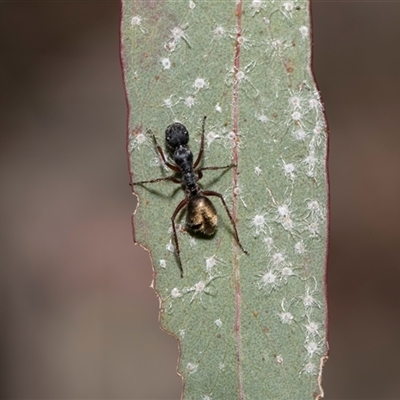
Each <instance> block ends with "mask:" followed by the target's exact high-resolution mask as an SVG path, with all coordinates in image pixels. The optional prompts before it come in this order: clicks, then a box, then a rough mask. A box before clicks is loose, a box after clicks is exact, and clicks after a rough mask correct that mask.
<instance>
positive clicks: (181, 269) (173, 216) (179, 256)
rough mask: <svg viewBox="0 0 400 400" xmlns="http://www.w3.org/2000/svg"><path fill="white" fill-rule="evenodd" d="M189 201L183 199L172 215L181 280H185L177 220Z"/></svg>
mask: <svg viewBox="0 0 400 400" xmlns="http://www.w3.org/2000/svg"><path fill="white" fill-rule="evenodd" d="M188 201H189V200H188V199H183V200H182V201H181V202H180V203H179V204H178V206H177V207H176V208H175V211H174V213H173V214H172V217H171V222H172V229H173V231H174V242H175V250H176V254H177V256H178V266H179V269H180V271H181V278H183V268H182V261H181V252H180V250H179V243H178V235H177V234H176V227H175V218H176V216H177V215H178V213H179V211H181V210H182V208H183V207H185V206H186V204H187V203H188Z"/></svg>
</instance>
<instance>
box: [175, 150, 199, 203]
mask: <svg viewBox="0 0 400 400" xmlns="http://www.w3.org/2000/svg"><path fill="white" fill-rule="evenodd" d="M174 161H175V163H176V165H177V166H178V167H179V169H180V171H181V175H182V180H183V183H184V185H185V187H186V191H187V193H188V194H189V196H190V197H195V196H197V195H198V194H199V192H200V188H199V186H198V185H197V183H196V176H195V174H194V172H193V154H192V152H191V151H190V150H189V149H188V148H187V147H186V146H178V147H177V148H176V149H175V151H174Z"/></svg>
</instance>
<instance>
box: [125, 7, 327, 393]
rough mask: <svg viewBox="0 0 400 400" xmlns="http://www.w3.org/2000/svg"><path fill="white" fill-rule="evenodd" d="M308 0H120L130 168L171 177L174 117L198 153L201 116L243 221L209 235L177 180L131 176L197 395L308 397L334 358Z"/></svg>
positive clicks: (321, 135) (210, 161) (209, 181)
mask: <svg viewBox="0 0 400 400" xmlns="http://www.w3.org/2000/svg"><path fill="white" fill-rule="evenodd" d="M309 19H310V16H309V4H308V3H307V2H300V1H297V2H293V1H287V2H280V1H279V2H278V1H268V2H267V1H262V0H253V1H238V2H235V1H196V2H193V1H172V0H166V1H138V0H135V1H124V2H123V12H122V26H121V32H122V35H121V43H122V60H123V66H124V77H125V85H126V92H127V98H128V103H129V107H130V111H129V137H128V152H129V161H130V166H131V174H132V180H133V182H138V181H143V180H151V179H156V178H160V177H163V176H169V175H171V173H172V172H171V171H167V170H166V169H165V168H164V167H163V165H162V163H161V162H160V158H159V156H158V154H157V151H156V149H155V147H154V144H153V142H152V139H151V135H150V133H149V130H151V131H152V132H153V133H154V135H155V136H156V138H157V141H158V143H159V144H160V145H161V146H162V147H163V149H164V152H165V154H166V155H167V154H168V153H167V152H166V150H165V142H164V140H165V133H164V132H165V129H166V127H167V126H168V125H169V124H171V123H172V122H174V121H179V122H181V123H183V124H184V125H185V126H186V127H187V128H188V130H189V133H190V142H189V145H190V148H191V150H192V151H193V153H194V156H195V158H196V156H197V153H198V150H199V146H200V137H201V123H202V119H203V116H207V120H206V128H205V132H206V148H205V153H204V157H203V162H202V165H203V166H224V165H229V164H231V163H232V162H233V163H235V165H236V166H235V167H234V168H230V169H227V170H214V171H213V170H209V171H204V176H203V178H202V179H201V180H200V181H199V183H200V184H201V186H202V188H203V189H204V190H213V191H216V192H219V193H221V194H222V195H223V196H224V198H225V200H226V202H227V204H228V207H229V209H230V211H231V213H232V215H233V217H234V219H235V221H236V226H237V229H238V232H239V237H240V240H241V242H242V244H243V246H244V247H245V248H246V249H247V250H248V251H249V253H250V254H249V255H246V254H244V253H243V252H242V251H241V249H240V247H239V246H238V245H237V243H236V241H235V239H234V235H233V229H232V225H231V223H230V220H229V218H228V215H227V213H226V211H225V209H224V207H223V205H222V203H221V201H220V200H219V199H218V198H217V197H213V198H211V200H212V201H213V204H214V205H215V207H216V209H217V213H218V217H219V227H218V231H217V233H216V234H215V235H214V236H212V237H210V238H203V237H199V236H195V235H193V234H191V233H190V232H187V231H185V230H184V229H182V228H183V227H184V223H185V215H184V210H183V212H181V213H180V214H179V215H178V218H177V221H176V223H177V225H178V228H179V227H180V229H178V240H179V245H180V249H181V258H182V264H183V269H184V277H183V278H180V271H179V268H178V263H177V259H176V255H175V253H174V251H173V250H174V248H173V235H172V229H171V216H172V214H173V212H174V210H175V209H176V207H177V205H178V204H179V203H180V201H181V200H182V199H184V197H185V193H184V190H183V188H182V187H181V186H180V185H177V184H174V183H173V182H171V181H162V182H156V183H152V184H144V185H135V186H134V190H135V193H136V194H137V195H138V198H139V206H138V208H137V210H136V212H135V215H134V229H135V240H136V241H137V242H139V243H141V244H142V245H143V246H144V247H146V248H147V249H149V251H150V253H151V256H152V260H153V265H154V276H155V284H154V286H155V290H156V291H157V293H158V296H159V297H160V304H161V314H160V318H161V324H162V327H163V328H164V329H166V330H167V331H169V332H170V333H172V334H173V335H174V336H176V337H177V338H178V340H179V343H180V350H181V358H180V361H179V366H178V371H179V373H180V374H181V375H182V377H183V382H184V390H183V398H186V399H235V398H238V399H274V400H277V399H308V398H315V397H317V396H319V395H320V394H321V391H322V389H321V388H320V374H321V370H322V363H323V360H324V358H325V356H326V353H327V349H326V299H325V283H324V277H325V260H326V246H327V202H328V197H327V193H328V189H327V175H326V154H327V129H326V123H325V120H324V115H323V109H322V104H321V100H320V97H319V93H318V91H317V89H316V86H315V83H314V81H313V77H312V74H311V70H310V62H311V61H310V60H311V44H310V43H311V39H310V28H309V26H310V21H309Z"/></svg>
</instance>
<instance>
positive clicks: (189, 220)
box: [132, 116, 248, 278]
mask: <svg viewBox="0 0 400 400" xmlns="http://www.w3.org/2000/svg"><path fill="white" fill-rule="evenodd" d="M206 118H207V117H206V116H205V117H204V118H203V124H202V132H201V144H200V151H199V154H198V156H197V159H196V161H195V162H194V164H193V154H192V152H191V151H190V150H189V149H188V147H187V144H188V142H189V132H188V131H187V129H186V127H185V126H184V125H183V124H181V123H179V122H174V123H173V124H171V125H169V126H168V127H167V129H166V130H165V139H166V143H167V148H168V150H169V151H170V152H171V153H173V159H174V161H175V164H176V165H174V164H171V163H169V162H168V161H167V159H166V157H165V155H164V152H163V150H162V148H161V146H160V145H159V144H158V143H157V139H156V137H155V136H154V134H153V132H151V131H149V132H150V133H151V135H152V137H153V141H154V145H155V146H156V149H157V151H158V153H159V154H160V157H161V159H162V161H163V162H164V164H165V165H166V166H167V167H169V168H170V169H171V170H172V171H175V172H178V173H180V174H181V177H182V178H181V179H178V178H175V177H174V176H167V177H165V178H158V179H152V180H149V181H140V182H133V183H132V186H134V185H142V184H144V183H154V182H161V181H172V182H175V183H179V184H181V185H184V186H185V192H186V196H185V198H184V199H183V200H182V201H181V202H180V203H179V204H178V206H177V207H176V208H175V211H174V213H173V214H172V217H171V222H172V229H173V232H174V242H175V249H176V254H177V257H178V265H179V269H180V271H181V278H183V268H182V261H181V255H180V249H179V242H178V235H177V233H176V227H175V218H176V216H177V215H178V213H179V211H181V210H182V208H183V207H185V206H186V208H187V212H186V228H187V229H189V230H192V231H193V232H196V233H202V234H205V235H208V236H211V235H213V234H214V233H215V231H216V229H217V223H218V216H217V211H216V209H215V207H214V204H213V203H212V202H211V200H210V199H208V196H215V197H218V198H219V199H220V200H221V202H222V204H223V206H224V207H225V211H226V213H227V214H228V217H229V219H230V221H231V224H232V227H233V231H234V236H235V240H236V242H237V244H238V245H239V246H240V248H241V249H242V251H243V252H244V253H245V254H248V252H247V250H245V249H244V247H243V246H242V243H241V242H240V240H239V235H238V233H237V229H236V224H235V221H234V219H233V217H232V215H231V213H230V212H229V209H228V206H227V205H226V202H225V200H224V198H223V196H222V194H220V193H218V192H214V191H212V190H202V189H201V188H200V186H199V185H198V184H197V181H198V180H200V179H201V178H202V177H203V171H204V170H215V169H225V168H231V167H234V166H235V164H230V165H226V166H224V167H201V168H197V167H198V165H199V164H200V162H201V160H202V157H203V153H204V128H205V122H206ZM196 175H197V176H196Z"/></svg>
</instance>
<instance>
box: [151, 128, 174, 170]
mask: <svg viewBox="0 0 400 400" xmlns="http://www.w3.org/2000/svg"><path fill="white" fill-rule="evenodd" d="M147 132H148V133H150V134H151V136H152V137H153V141H154V145H155V146H156V149H157V151H158V154H160V157H161V159H162V160H163V163H164V164H165V165H166V166H167V167H168V168H170V169H172V171H175V172H180V170H179V168H178V167H177V166H176V165H173V164H171V163H169V162H168V161H167V159H166V158H165V155H164V152H163V149H162V148H161V146H160V145H159V144H158V143H157V139H156V137H155V136H154V133H153V132H152V131H151V130H150V129H149V130H148V131H147Z"/></svg>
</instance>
